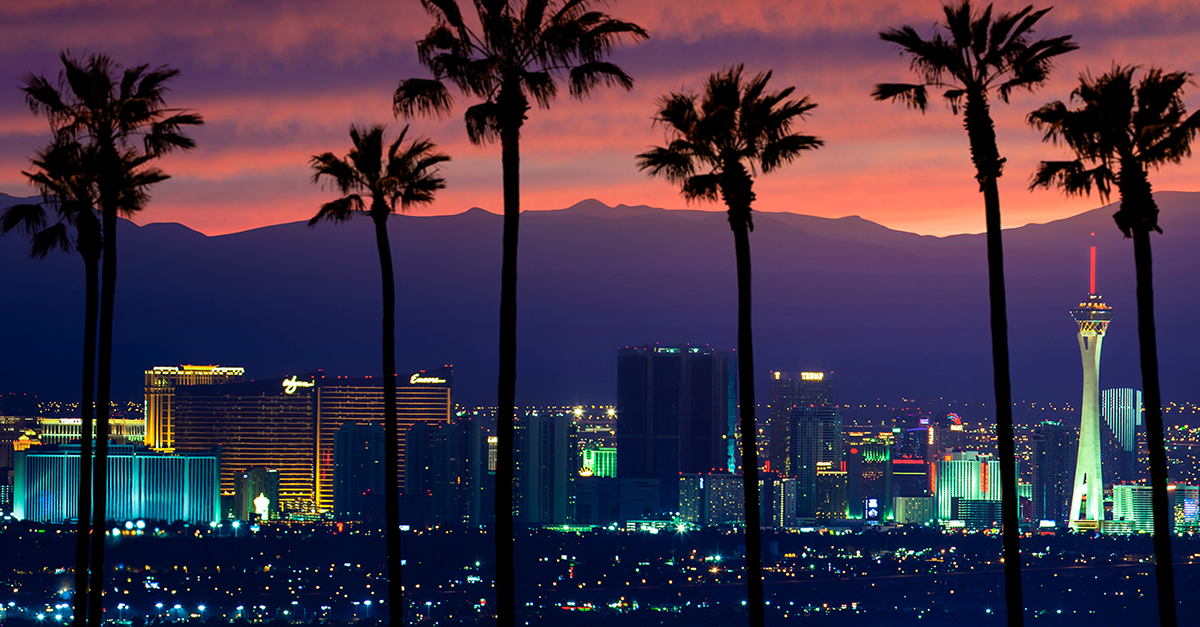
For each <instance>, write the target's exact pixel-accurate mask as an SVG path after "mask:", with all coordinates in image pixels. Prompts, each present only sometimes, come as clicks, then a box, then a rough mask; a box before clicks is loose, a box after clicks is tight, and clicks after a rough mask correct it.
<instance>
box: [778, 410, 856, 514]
mask: <svg viewBox="0 0 1200 627" xmlns="http://www.w3.org/2000/svg"><path fill="white" fill-rule="evenodd" d="M789 422H790V423H791V429H790V431H791V434H790V437H789V450H788V457H790V458H791V468H792V474H793V475H795V477H796V515H797V516H798V517H799V518H802V519H809V520H811V519H813V518H814V517H816V516H817V509H818V495H817V470H818V465H819V464H821V463H825V464H828V466H826V467H825V469H826V471H828V472H844V469H843V468H842V414H841V412H839V411H838V410H837V409H836V408H834V407H827V406H822V407H799V408H796V409H793V410H792V413H791V417H790V420H789ZM842 490H843V491H844V490H845V487H844V486H843V487H842ZM842 501H843V502H844V501H845V497H844V492H843V498H842ZM843 507H844V506H843Z"/></svg>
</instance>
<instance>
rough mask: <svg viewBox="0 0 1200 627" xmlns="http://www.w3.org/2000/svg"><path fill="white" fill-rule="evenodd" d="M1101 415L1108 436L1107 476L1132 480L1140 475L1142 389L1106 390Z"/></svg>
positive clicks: (1105, 448) (1110, 480) (1114, 481)
mask: <svg viewBox="0 0 1200 627" xmlns="http://www.w3.org/2000/svg"><path fill="white" fill-rule="evenodd" d="M1100 416H1101V417H1102V418H1104V425H1103V426H1104V427H1105V431H1106V434H1105V435H1107V436H1108V437H1106V438H1104V446H1103V451H1104V454H1103V467H1102V468H1101V470H1102V471H1103V472H1104V480H1105V481H1106V482H1108V483H1112V484H1118V483H1132V482H1134V481H1136V480H1137V479H1138V474H1139V473H1138V471H1139V470H1140V468H1139V466H1138V464H1137V454H1138V444H1139V442H1138V439H1139V438H1138V436H1139V435H1141V434H1142V433H1144V431H1143V430H1142V391H1141V390H1134V389H1130V388H1116V389H1110V390H1104V391H1103V392H1101V394H1100Z"/></svg>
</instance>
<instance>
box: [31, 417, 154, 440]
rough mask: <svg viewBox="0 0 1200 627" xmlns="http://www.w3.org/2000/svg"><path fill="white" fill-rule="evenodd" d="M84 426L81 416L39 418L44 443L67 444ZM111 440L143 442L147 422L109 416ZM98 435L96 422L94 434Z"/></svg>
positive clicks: (38, 423) (76, 437) (75, 438)
mask: <svg viewBox="0 0 1200 627" xmlns="http://www.w3.org/2000/svg"><path fill="white" fill-rule="evenodd" d="M82 428H83V420H82V419H80V418H44V417H42V418H38V420H37V430H38V432H39V433H40V437H39V438H38V439H39V440H41V442H42V443H43V444H67V443H69V442H74V441H77V440H78V439H79V432H80V431H81V430H82ZM108 434H109V441H111V442H114V443H116V444H138V445H140V444H142V443H143V442H144V441H145V435H146V422H145V421H144V420H141V419H136V418H109V419H108ZM95 435H96V427H95V423H93V424H92V436H93V437H94V436H95Z"/></svg>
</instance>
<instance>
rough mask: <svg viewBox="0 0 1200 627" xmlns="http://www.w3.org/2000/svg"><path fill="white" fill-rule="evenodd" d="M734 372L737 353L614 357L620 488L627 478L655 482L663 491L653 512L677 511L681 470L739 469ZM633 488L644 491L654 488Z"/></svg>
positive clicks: (650, 350)
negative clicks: (737, 461) (737, 460)
mask: <svg viewBox="0 0 1200 627" xmlns="http://www.w3.org/2000/svg"><path fill="white" fill-rule="evenodd" d="M736 371H737V360H736V358H735V356H734V353H733V352H730V351H715V350H711V349H709V348H705V347H695V346H674V347H666V346H643V347H638V348H623V349H620V350H619V351H618V352H617V407H616V413H617V476H618V478H620V479H621V480H622V486H624V485H625V483H624V482H625V480H635V479H636V480H656V481H657V482H658V486H659V490H660V494H659V499H658V503H657V506H656V507H655V508H654V509H656V510H661V511H674V510H675V508H676V507H677V506H678V504H679V475H680V473H692V474H706V473H711V472H730V471H732V470H735V469H736V455H735V447H736V438H735V433H736V431H737V429H736V416H737V375H736ZM633 485H634V484H630V486H631V488H632V486H633ZM636 485H637V486H638V489H639V490H640V489H643V488H646V487H648V486H649V485H650V484H646V483H644V482H639V483H637V484H636ZM622 489H624V488H622ZM639 498H640V497H639ZM622 500H625V498H624V496H622ZM623 511H624V510H623Z"/></svg>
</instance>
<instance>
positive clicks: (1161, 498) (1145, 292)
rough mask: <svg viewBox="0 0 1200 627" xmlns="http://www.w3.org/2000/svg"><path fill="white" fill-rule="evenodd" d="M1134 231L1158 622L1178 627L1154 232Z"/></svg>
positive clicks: (1139, 342)
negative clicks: (1157, 334)
mask: <svg viewBox="0 0 1200 627" xmlns="http://www.w3.org/2000/svg"><path fill="white" fill-rule="evenodd" d="M1132 231H1133V261H1134V270H1135V273H1136V275H1137V308H1138V345H1139V347H1140V349H1141V361H1142V391H1143V392H1142V393H1143V394H1144V395H1145V396H1144V398H1145V399H1146V405H1145V411H1146V445H1147V448H1149V449H1150V507H1151V509H1152V510H1153V512H1154V571H1155V575H1156V577H1157V580H1158V620H1159V624H1160V625H1162V627H1175V625H1177V624H1178V618H1177V617H1176V612H1175V567H1174V564H1173V563H1172V561H1171V507H1170V503H1169V502H1168V500H1167V454H1166V447H1165V443H1164V442H1163V418H1162V395H1161V393H1160V391H1159V388H1158V342H1157V339H1156V337H1155V332H1154V272H1153V267H1152V266H1153V260H1152V259H1151V255H1150V230H1149V229H1148V228H1147V227H1146V226H1145V225H1139V226H1137V227H1135V228H1133V229H1132Z"/></svg>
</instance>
